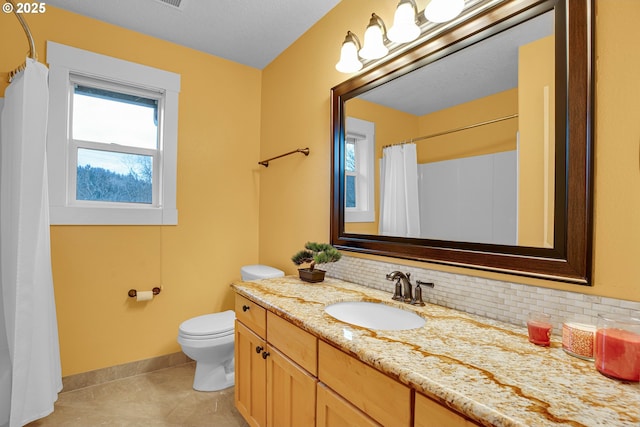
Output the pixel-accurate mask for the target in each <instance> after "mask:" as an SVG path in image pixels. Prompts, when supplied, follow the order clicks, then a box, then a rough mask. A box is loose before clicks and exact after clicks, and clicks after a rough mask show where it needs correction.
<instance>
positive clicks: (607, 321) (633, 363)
mask: <svg viewBox="0 0 640 427" xmlns="http://www.w3.org/2000/svg"><path fill="white" fill-rule="evenodd" d="M594 352H595V361H596V369H597V370H598V371H599V372H600V373H601V374H603V375H606V376H607V377H611V378H616V379H619V380H624V381H634V382H638V381H640V318H636V317H624V316H617V315H602V314H601V315H598V325H597V330H596V338H595V349H594Z"/></svg>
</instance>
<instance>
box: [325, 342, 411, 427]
mask: <svg viewBox="0 0 640 427" xmlns="http://www.w3.org/2000/svg"><path fill="white" fill-rule="evenodd" d="M318 378H319V379H320V381H321V382H323V383H325V384H326V385H328V386H329V387H330V388H332V389H333V390H334V391H335V392H337V393H338V394H339V395H341V396H342V397H344V398H345V399H346V400H348V401H349V402H351V403H352V404H353V405H354V406H356V407H357V408H359V409H360V410H361V411H363V412H364V413H366V414H367V415H369V416H370V417H371V418H373V419H374V420H376V421H377V422H379V423H380V424H382V425H385V426H407V427H408V426H410V425H411V390H410V389H409V387H407V386H405V385H403V384H400V383H399V382H397V381H395V380H394V379H392V378H389V377H388V376H386V375H385V374H383V373H382V372H379V371H377V370H375V369H373V368H372V367H370V366H368V365H366V364H365V363H362V362H361V361H359V360H357V359H356V358H354V357H352V356H349V355H348V354H346V353H343V352H342V351H340V350H338V349H336V348H334V347H332V346H330V345H329V344H327V343H325V342H322V341H321V342H320V343H319V345H318Z"/></svg>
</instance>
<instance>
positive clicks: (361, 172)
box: [344, 117, 375, 222]
mask: <svg viewBox="0 0 640 427" xmlns="http://www.w3.org/2000/svg"><path fill="white" fill-rule="evenodd" d="M346 125H347V126H346V132H345V154H344V155H345V158H344V165H345V166H344V169H345V177H344V182H345V221H346V222H374V221H375V206H374V188H373V187H374V170H373V163H374V162H373V156H374V148H375V124H374V123H373V122H368V121H366V120H360V119H356V118H353V117H347V122H346Z"/></svg>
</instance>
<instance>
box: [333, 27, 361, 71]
mask: <svg viewBox="0 0 640 427" xmlns="http://www.w3.org/2000/svg"><path fill="white" fill-rule="evenodd" d="M359 46H360V42H359V41H358V38H357V37H356V35H355V34H353V33H352V32H351V31H347V36H346V37H345V39H344V42H343V43H342V48H341V49H340V60H339V61H338V63H337V64H336V70H338V71H340V72H341V73H354V72H356V71H359V70H361V69H362V62H360V59H358V48H359Z"/></svg>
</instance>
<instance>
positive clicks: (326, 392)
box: [316, 383, 381, 427]
mask: <svg viewBox="0 0 640 427" xmlns="http://www.w3.org/2000/svg"><path fill="white" fill-rule="evenodd" d="M317 399H318V400H317V402H318V403H317V405H316V408H317V410H316V411H317V412H316V416H317V420H316V427H345V426H349V427H381V424H378V423H377V422H375V421H374V420H373V419H371V418H370V417H368V416H367V415H366V414H365V413H364V412H362V411H361V410H359V409H358V408H356V407H355V406H353V405H352V404H351V403H349V402H347V401H346V400H345V399H344V398H343V397H341V396H340V395H338V394H336V393H334V392H333V391H332V390H331V389H330V388H328V387H327V386H326V385H324V384H322V383H318V393H317Z"/></svg>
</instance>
